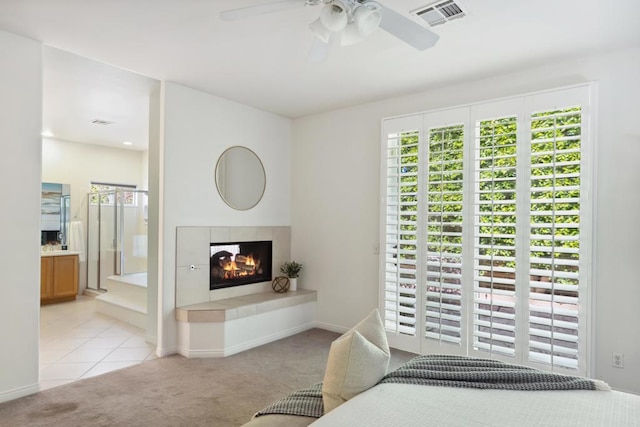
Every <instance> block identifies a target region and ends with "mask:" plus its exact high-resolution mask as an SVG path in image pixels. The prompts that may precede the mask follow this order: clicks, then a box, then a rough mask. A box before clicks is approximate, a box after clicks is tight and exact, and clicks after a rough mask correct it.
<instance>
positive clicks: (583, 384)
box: [245, 310, 640, 427]
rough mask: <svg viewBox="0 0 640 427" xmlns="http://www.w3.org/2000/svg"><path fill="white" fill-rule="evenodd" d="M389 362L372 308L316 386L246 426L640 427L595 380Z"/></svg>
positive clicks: (627, 402)
mask: <svg viewBox="0 0 640 427" xmlns="http://www.w3.org/2000/svg"><path fill="white" fill-rule="evenodd" d="M385 355H386V356H387V357H386V359H385V357H384V356H385ZM388 356H389V349H388V345H387V342H386V335H385V332H384V327H383V326H382V321H381V320H380V318H379V314H378V313H377V311H376V310H374V312H372V314H370V315H369V316H368V317H367V318H365V319H364V320H363V321H362V322H361V323H359V324H358V325H356V326H355V327H354V328H353V329H352V330H350V331H349V332H347V333H346V334H345V335H343V336H342V337H340V338H338V339H337V340H336V341H334V342H333V343H332V345H331V350H330V353H329V360H328V362H327V368H326V371H325V376H324V380H323V382H322V383H318V384H314V385H312V386H311V387H309V388H307V389H304V390H298V391H296V392H294V393H292V394H290V395H289V396H286V397H284V398H283V399H280V400H278V401H276V402H274V403H273V404H272V405H269V406H268V407H266V408H264V409H263V410H261V411H259V412H258V413H257V414H256V415H255V416H254V418H253V419H252V420H251V421H250V422H249V423H247V424H245V427H275V426H286V427H302V426H307V425H311V426H314V427H354V426H367V427H396V426H397V427H401V426H402V427H410V426H423V427H429V426H437V427H489V426H496V427H498V426H499V427H504V426H517V427H532V426H536V427H538V426H545V427H546V426H562V427H571V426H576V427H578V426H579V427H596V426H598V427H602V426H607V427H609V426H611V427H613V426H615V427H638V426H640V396H638V395H633V394H629V393H623V392H619V391H614V390H611V389H610V387H609V386H608V385H607V384H606V383H604V382H602V381H598V380H594V379H590V378H583V377H577V376H568V375H560V374H556V373H550V372H545V371H540V370H537V369H534V368H530V367H526V366H520V365H513V364H506V363H503V362H499V361H495V360H491V359H480V358H470V357H462V356H450V355H421V356H417V357H415V358H414V359H412V360H410V361H408V362H406V363H405V364H403V365H402V366H400V367H399V368H398V369H396V370H393V371H392V372H386V368H387V366H388V364H387V363H388V360H389V358H388Z"/></svg>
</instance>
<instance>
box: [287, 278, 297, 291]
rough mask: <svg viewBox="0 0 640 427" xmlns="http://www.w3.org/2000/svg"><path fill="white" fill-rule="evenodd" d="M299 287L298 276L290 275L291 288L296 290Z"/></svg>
mask: <svg viewBox="0 0 640 427" xmlns="http://www.w3.org/2000/svg"><path fill="white" fill-rule="evenodd" d="M297 289H298V278H297V277H289V290H290V291H295V290H297Z"/></svg>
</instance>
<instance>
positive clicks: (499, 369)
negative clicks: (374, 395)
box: [255, 354, 610, 418]
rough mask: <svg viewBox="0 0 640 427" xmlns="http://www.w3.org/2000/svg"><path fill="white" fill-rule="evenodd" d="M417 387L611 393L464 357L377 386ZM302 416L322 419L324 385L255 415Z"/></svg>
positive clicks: (408, 368) (410, 365) (437, 358)
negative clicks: (399, 385)
mask: <svg viewBox="0 0 640 427" xmlns="http://www.w3.org/2000/svg"><path fill="white" fill-rule="evenodd" d="M385 383H397V384H417V385H427V386H448V387H464V388H479V389H498V390H528V391H537V390H610V387H609V386H608V385H607V384H606V383H604V382H602V381H597V380H592V379H589V378H583V377H575V376H569V375H561V374H556V373H552V372H546V371H541V370H539V369H535V368H529V367H527V366H521V365H512V364H508V363H504V362H500V361H497V360H491V359H478V358H472V357H464V356H449V355H441V354H439V355H426V356H417V357H415V358H413V359H411V360H410V361H408V362H406V363H405V364H403V365H402V366H400V367H399V368H398V369H396V370H395V371H393V372H390V373H388V374H387V375H385V376H384V378H382V380H380V382H379V383H378V384H385ZM268 414H287V415H302V416H306V417H314V418H320V417H321V416H322V415H323V414H324V406H323V403H322V383H318V384H314V385H313V386H311V387H309V388H307V389H304V390H299V391H296V392H294V393H292V394H290V395H289V396H287V397H285V398H283V399H280V400H278V401H276V402H274V403H273V404H271V405H269V406H268V407H266V408H265V409H263V410H262V411H260V412H258V413H257V414H256V415H255V416H256V417H258V416H261V415H268Z"/></svg>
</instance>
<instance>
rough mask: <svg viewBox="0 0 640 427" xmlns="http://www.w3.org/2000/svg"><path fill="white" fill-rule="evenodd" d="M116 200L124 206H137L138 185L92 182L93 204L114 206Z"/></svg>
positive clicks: (90, 198)
mask: <svg viewBox="0 0 640 427" xmlns="http://www.w3.org/2000/svg"><path fill="white" fill-rule="evenodd" d="M116 200H117V201H118V203H119V204H120V203H121V204H123V205H124V206H136V205H137V199H136V186H135V185H118V184H104V183H98V182H92V183H91V191H90V197H89V202H90V203H91V204H92V205H97V204H98V203H100V204H101V205H111V206H113V204H114V202H115V201H116Z"/></svg>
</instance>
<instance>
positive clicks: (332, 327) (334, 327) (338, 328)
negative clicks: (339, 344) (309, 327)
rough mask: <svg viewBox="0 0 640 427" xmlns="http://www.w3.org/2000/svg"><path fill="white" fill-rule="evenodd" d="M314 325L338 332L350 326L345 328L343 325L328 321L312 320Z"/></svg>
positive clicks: (344, 330)
mask: <svg viewBox="0 0 640 427" xmlns="http://www.w3.org/2000/svg"><path fill="white" fill-rule="evenodd" d="M314 327H316V328H318V329H324V330H326V331H331V332H337V333H339V334H344V333H345V332H347V331H348V330H349V329H350V328H345V327H344V326H338V325H332V324H330V323H325V322H314Z"/></svg>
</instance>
